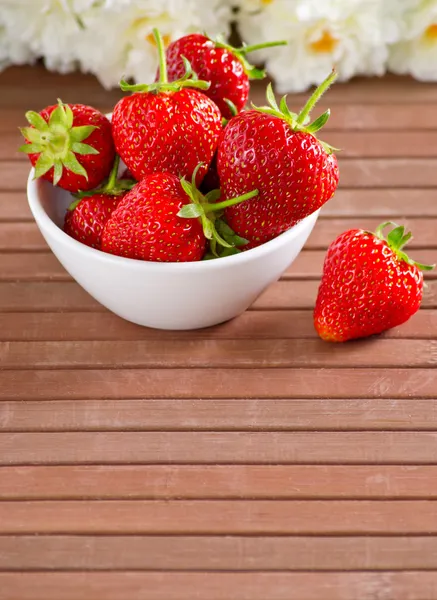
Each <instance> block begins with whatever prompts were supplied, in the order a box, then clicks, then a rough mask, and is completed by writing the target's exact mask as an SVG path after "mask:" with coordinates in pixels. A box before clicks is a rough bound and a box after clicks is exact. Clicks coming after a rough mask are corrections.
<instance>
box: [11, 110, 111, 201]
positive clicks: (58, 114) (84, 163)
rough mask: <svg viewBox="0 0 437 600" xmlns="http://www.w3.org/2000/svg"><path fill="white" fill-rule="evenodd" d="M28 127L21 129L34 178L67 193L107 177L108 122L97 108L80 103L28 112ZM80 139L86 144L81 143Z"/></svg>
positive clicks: (109, 145)
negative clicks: (44, 180) (48, 182)
mask: <svg viewBox="0 0 437 600" xmlns="http://www.w3.org/2000/svg"><path fill="white" fill-rule="evenodd" d="M26 118H27V120H28V121H29V123H30V124H31V127H25V128H23V129H22V130H21V132H22V134H23V136H24V137H25V139H26V143H25V144H24V145H23V146H21V148H20V151H21V152H25V153H26V154H28V155H29V159H30V162H31V163H32V165H33V166H34V167H35V178H38V177H42V178H43V179H47V180H48V181H50V182H52V183H53V184H54V185H58V186H59V187H62V188H64V189H66V190H69V191H70V192H73V193H75V192H79V191H80V190H90V189H92V188H95V187H96V186H98V185H100V183H101V182H102V181H103V180H104V179H105V177H107V176H108V174H109V171H110V170H111V167H112V163H113V162H114V155H115V150H114V142H113V140H112V133H111V124H110V122H109V121H108V119H107V118H106V117H105V116H104V115H102V113H100V112H99V111H98V110H96V109H95V108H92V107H91V106H85V105H83V104H63V103H62V102H61V101H60V100H59V101H58V105H55V106H49V107H48V108H45V109H44V110H42V111H41V112H40V113H36V112H33V111H29V112H27V113H26ZM84 141H85V142H86V143H84Z"/></svg>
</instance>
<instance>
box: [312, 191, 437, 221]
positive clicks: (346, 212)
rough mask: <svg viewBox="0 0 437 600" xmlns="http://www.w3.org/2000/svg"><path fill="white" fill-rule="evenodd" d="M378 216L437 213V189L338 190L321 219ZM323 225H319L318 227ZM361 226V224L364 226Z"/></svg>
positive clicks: (401, 216) (389, 216) (390, 216)
mask: <svg viewBox="0 0 437 600" xmlns="http://www.w3.org/2000/svg"><path fill="white" fill-rule="evenodd" d="M369 215H370V216H375V217H378V218H379V219H381V217H386V218H391V219H393V218H401V219H402V220H403V219H405V218H406V217H417V215H420V216H422V217H427V216H437V190H435V189H402V188H396V187H395V188H391V189H390V188H387V189H371V188H370V189H369V188H365V189H361V190H360V189H344V188H341V187H340V189H338V190H337V191H336V193H335V196H334V198H332V200H330V201H329V202H328V203H327V204H325V206H324V207H323V210H322V212H321V215H320V219H323V218H325V217H337V218H338V217H353V218H354V219H358V218H359V220H360V221H361V220H362V218H368V217H369ZM319 225H320V221H319V224H318V225H317V226H319ZM360 226H361V225H360Z"/></svg>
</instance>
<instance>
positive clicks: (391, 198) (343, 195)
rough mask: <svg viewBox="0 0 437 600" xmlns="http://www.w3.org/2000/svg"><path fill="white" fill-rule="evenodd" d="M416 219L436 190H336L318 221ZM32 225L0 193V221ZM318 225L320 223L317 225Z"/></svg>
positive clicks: (19, 198)
mask: <svg viewBox="0 0 437 600" xmlns="http://www.w3.org/2000/svg"><path fill="white" fill-rule="evenodd" d="M369 215H370V216H375V217H391V218H393V217H401V218H405V217H417V215H421V216H423V217H426V216H434V217H436V216H437V189H433V188H429V189H427V188H425V189H424V188H419V189H403V188H396V187H393V188H387V189H372V188H365V189H344V188H341V187H340V189H338V190H337V192H336V194H335V196H334V198H332V200H330V201H329V202H328V203H327V204H326V205H325V206H324V207H323V210H322V213H321V216H320V220H322V219H324V218H326V217H353V218H354V219H355V218H369ZM1 220H3V221H5V220H6V221H14V220H16V221H31V220H32V216H31V214H30V210H29V207H28V204H27V198H26V194H25V192H24V190H23V191H21V192H0V221H1ZM319 223H320V221H319Z"/></svg>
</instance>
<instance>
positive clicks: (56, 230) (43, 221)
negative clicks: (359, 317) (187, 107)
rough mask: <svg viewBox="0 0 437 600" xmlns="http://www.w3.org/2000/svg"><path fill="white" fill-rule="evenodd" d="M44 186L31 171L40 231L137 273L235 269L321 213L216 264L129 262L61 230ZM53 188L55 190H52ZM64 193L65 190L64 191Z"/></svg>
mask: <svg viewBox="0 0 437 600" xmlns="http://www.w3.org/2000/svg"><path fill="white" fill-rule="evenodd" d="M41 184H47V185H50V182H48V181H43V180H35V179H34V168H31V169H30V173H29V177H28V180H27V200H28V204H29V207H30V210H31V212H32V215H33V217H34V219H35V222H36V224H37V225H38V227H39V228H42V229H43V230H46V231H47V233H48V234H49V235H50V236H51V237H52V238H54V239H55V241H56V242H58V243H59V244H62V245H64V246H66V247H67V248H70V250H71V252H75V253H78V252H79V253H80V254H82V255H84V256H85V257H91V258H92V257H94V258H96V259H99V260H106V261H108V262H110V263H113V264H119V265H122V264H125V265H126V266H129V268H134V269H140V270H144V269H159V270H165V271H167V272H169V273H170V272H172V271H178V272H181V271H183V270H196V271H202V270H210V269H220V268H226V267H232V265H238V264H244V263H248V262H251V261H254V260H257V259H258V258H261V257H262V256H264V255H266V254H269V253H270V252H274V251H275V250H277V249H278V248H280V247H282V246H285V245H287V243H288V242H290V241H291V240H292V239H294V238H295V237H297V236H298V235H299V233H301V231H302V230H304V229H305V228H306V227H307V226H308V225H309V222H311V221H312V220H314V222H315V221H316V220H317V217H318V213H319V212H320V209H318V210H316V211H315V212H313V213H311V214H310V215H308V216H307V217H305V218H304V219H302V221H299V222H298V223H296V225H293V227H291V228H290V229H288V230H287V231H284V233H281V234H279V235H278V236H277V237H275V238H273V239H272V240H270V241H268V242H264V243H263V244H261V245H260V246H257V247H256V248H251V249H250V250H248V251H247V252H240V253H239V254H233V255H231V256H223V257H221V258H220V259H213V260H199V261H190V262H158V261H146V260H140V259H136V258H127V257H125V256H117V255H115V254H109V253H108V252H103V251H102V250H98V249H96V248H91V247H90V246H87V245H86V244H82V242H79V241H77V240H75V239H74V238H72V237H70V236H69V235H68V234H66V233H65V232H64V231H63V229H61V228H60V227H58V225H56V223H55V222H54V221H52V219H51V218H50V217H49V215H48V214H47V212H46V211H45V210H44V208H43V206H42V204H41V192H40V189H39V188H40V187H41ZM52 187H53V186H52ZM64 191H65V190H64ZM67 193H68V192H67Z"/></svg>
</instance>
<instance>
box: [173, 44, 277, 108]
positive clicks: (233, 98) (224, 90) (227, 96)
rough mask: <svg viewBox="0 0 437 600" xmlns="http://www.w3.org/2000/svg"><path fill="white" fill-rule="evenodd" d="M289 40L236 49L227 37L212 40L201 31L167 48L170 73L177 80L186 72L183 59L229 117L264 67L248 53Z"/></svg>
mask: <svg viewBox="0 0 437 600" xmlns="http://www.w3.org/2000/svg"><path fill="white" fill-rule="evenodd" d="M285 44H286V42H269V43H265V44H258V45H256V46H242V47H241V48H234V47H233V46H230V45H229V44H226V43H225V41H224V40H222V39H218V40H216V41H214V40H211V39H210V38H208V37H206V36H205V35H201V34H200V33H193V34H190V35H186V36H184V37H182V38H180V39H179V40H176V41H175V42H173V43H171V44H170V45H169V47H168V48H167V52H166V56H167V65H168V76H169V80H170V81H175V80H177V79H179V78H180V77H182V76H183V75H184V71H185V68H184V60H183V59H184V58H185V59H187V60H188V61H189V62H190V63H191V66H192V68H193V71H194V72H195V73H196V74H197V76H198V77H199V79H202V80H204V81H209V82H210V83H211V86H210V88H209V89H208V90H206V91H205V94H206V95H207V96H209V98H211V100H214V102H215V103H216V104H217V106H218V107H219V109H220V111H221V113H222V115H223V117H224V118H225V119H230V118H231V116H232V113H233V112H234V110H235V111H236V112H240V111H241V109H242V108H243V107H244V105H245V104H246V102H247V98H248V95H249V79H262V78H263V77H265V72H264V71H263V70H260V69H257V68H256V67H254V66H253V65H251V64H250V63H249V62H248V61H247V59H246V54H248V53H249V52H252V51H253V50H259V49H261V48H266V47H270V46H283V45H285Z"/></svg>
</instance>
